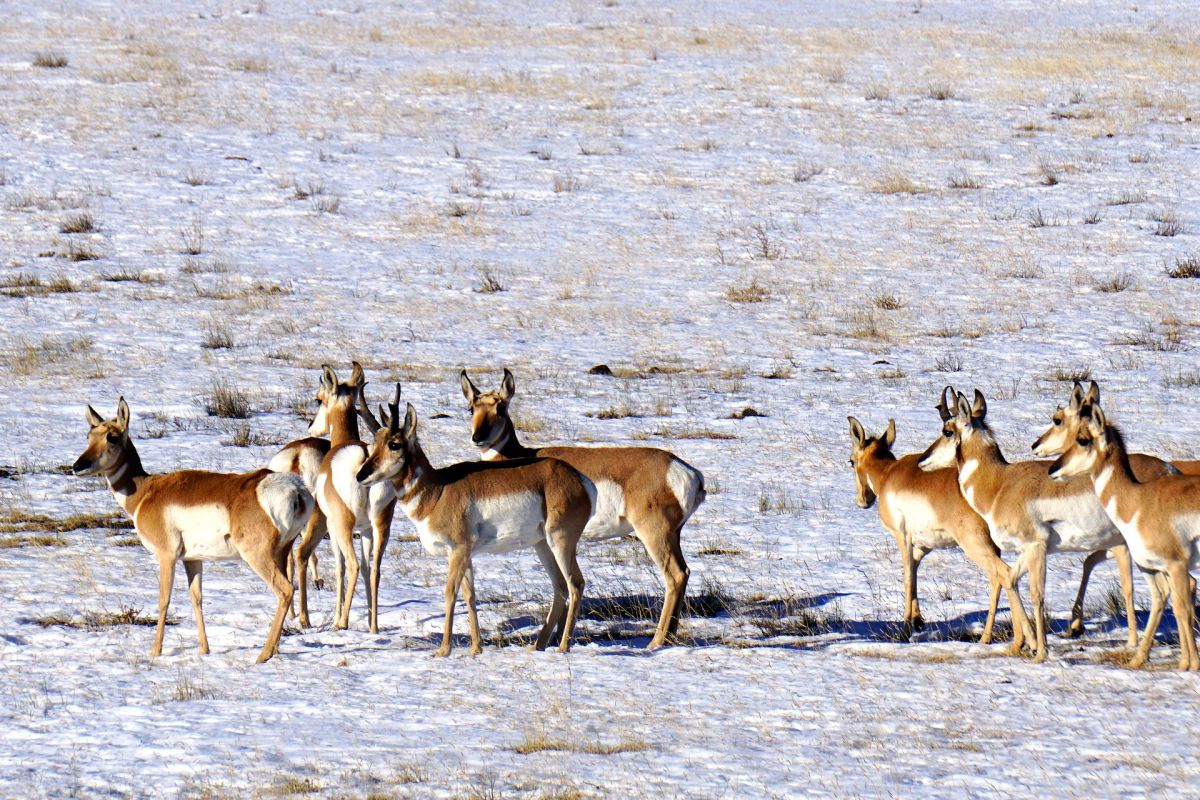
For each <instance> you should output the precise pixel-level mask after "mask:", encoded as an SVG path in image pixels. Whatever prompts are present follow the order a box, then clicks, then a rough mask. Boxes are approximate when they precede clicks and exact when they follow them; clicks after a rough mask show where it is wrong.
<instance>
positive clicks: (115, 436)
mask: <svg viewBox="0 0 1200 800" xmlns="http://www.w3.org/2000/svg"><path fill="white" fill-rule="evenodd" d="M104 438H105V439H108V441H110V442H112V443H113V444H116V443H117V442H119V441H121V435H120V434H119V433H109V434H106V435H105V437H104Z"/></svg>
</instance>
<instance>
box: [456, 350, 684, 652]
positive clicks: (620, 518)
mask: <svg viewBox="0 0 1200 800" xmlns="http://www.w3.org/2000/svg"><path fill="white" fill-rule="evenodd" d="M459 383H460V384H461V386H462V391H463V396H464V397H466V399H467V404H468V408H469V409H470V411H471V440H472V441H473V442H474V443H475V445H476V446H477V447H478V448H479V449H480V450H481V451H483V453H482V458H483V460H484V461H502V460H505V459H511V458H530V457H542V458H546V457H549V458H557V459H559V460H561V461H565V462H566V463H568V464H570V465H571V466H572V467H574V468H575V469H576V470H578V471H579V472H580V473H582V474H583V475H585V476H586V477H587V478H588V479H589V480H591V481H592V482H593V483H594V484H595V485H596V492H597V500H596V510H595V513H594V514H593V515H592V520H591V522H589V523H588V526H587V530H585V531H584V533H583V538H584V541H585V542H588V541H600V540H604V539H612V538H617V537H621V536H626V535H628V534H630V533H633V534H635V535H636V536H637V537H638V539H640V540H641V542H642V544H643V545H644V546H645V548H646V551H647V552H648V553H649V554H650V557H651V558H652V559H653V560H654V563H655V564H657V565H658V568H659V570H660V571H661V572H662V577H663V583H664V585H665V587H666V596H665V597H664V599H663V609H662V613H661V615H660V616H659V620H658V627H657V628H656V629H655V632H654V636H653V638H651V640H650V643H649V645H648V646H649V647H650V648H651V649H653V648H656V647H660V646H662V645H664V644H666V642H667V640H668V637H673V636H675V634H676V631H677V630H678V627H679V617H680V613H681V612H682V610H683V602H684V596H685V594H686V592H687V582H688V576H689V575H690V574H691V572H690V570H689V569H688V566H687V562H686V561H685V560H684V558H683V549H682V548H681V546H680V543H679V537H680V532H681V531H682V529H683V525H684V523H686V522H687V521H688V518H689V517H691V516H692V514H693V513H694V512H695V511H696V509H697V508H698V507H699V506H700V504H701V503H703V502H704V497H705V492H704V475H702V474H701V472H700V470H698V469H696V468H695V467H693V466H691V465H690V464H688V463H686V462H685V461H683V460H682V459H679V458H677V457H675V456H674V455H672V454H671V453H668V452H667V451H666V450H659V449H657V448H653V447H537V448H531V447H523V446H522V445H521V443H520V442H519V441H518V440H517V432H516V429H515V428H514V427H513V423H512V418H511V417H510V416H509V412H508V404H509V400H511V399H512V396H513V394H514V393H515V392H516V381H515V380H514V379H513V376H512V373H511V372H509V371H508V370H507V369H506V370H504V378H503V380H502V381H501V383H500V388H499V390H497V391H494V392H480V391H479V389H477V388H476V387H475V384H473V383H472V382H471V379H470V378H469V377H467V372H466V370H463V371H462V373H461V374H460V376H459Z"/></svg>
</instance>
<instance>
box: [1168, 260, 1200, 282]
mask: <svg viewBox="0 0 1200 800" xmlns="http://www.w3.org/2000/svg"><path fill="white" fill-rule="evenodd" d="M1166 272H1167V276H1168V277H1171V278H1200V256H1181V257H1180V258H1177V259H1175V264H1174V265H1173V266H1168V267H1167V268H1166Z"/></svg>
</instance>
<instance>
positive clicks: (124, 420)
mask: <svg viewBox="0 0 1200 800" xmlns="http://www.w3.org/2000/svg"><path fill="white" fill-rule="evenodd" d="M117 424H118V425H120V426H121V430H123V431H127V430H129V404H128V403H126V402H125V398H124V397H122V398H120V399H119V400H117Z"/></svg>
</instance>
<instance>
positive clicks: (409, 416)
mask: <svg viewBox="0 0 1200 800" xmlns="http://www.w3.org/2000/svg"><path fill="white" fill-rule="evenodd" d="M416 435H417V410H416V409H415V408H413V404H412V403H409V404H408V410H407V411H405V412H404V438H405V439H411V438H412V437H414V436H416Z"/></svg>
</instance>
